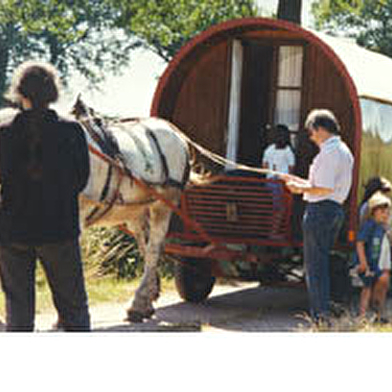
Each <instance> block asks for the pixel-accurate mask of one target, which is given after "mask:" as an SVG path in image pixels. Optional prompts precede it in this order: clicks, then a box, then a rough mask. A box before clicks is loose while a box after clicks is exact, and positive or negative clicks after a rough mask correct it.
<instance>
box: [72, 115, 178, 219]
mask: <svg viewBox="0 0 392 392" xmlns="http://www.w3.org/2000/svg"><path fill="white" fill-rule="evenodd" d="M79 121H80V122H81V123H82V124H83V126H84V127H85V128H86V130H87V132H88V134H89V135H90V137H91V138H92V139H93V140H94V141H95V142H96V143H97V145H98V146H99V148H100V149H101V151H102V154H103V155H101V154H99V153H98V151H97V150H95V149H93V148H92V147H91V146H89V149H90V151H91V152H92V153H94V154H95V155H98V156H100V157H101V158H103V157H104V156H106V157H108V158H109V159H105V161H106V162H107V163H108V172H107V176H106V180H105V183H104V186H103V188H102V191H101V195H100V197H99V204H98V205H96V206H94V207H93V208H92V210H91V211H90V212H89V214H88V215H87V217H86V218H85V219H86V222H85V223H86V226H90V225H92V224H93V223H95V222H97V221H98V220H99V219H101V218H102V217H103V216H104V215H105V214H107V213H108V212H109V211H110V210H111V208H112V207H113V206H114V204H115V203H116V202H117V201H120V204H123V200H122V196H121V193H120V187H121V184H122V181H123V179H124V176H126V177H128V178H129V179H130V180H131V181H134V182H136V183H138V184H139V185H140V183H141V182H142V183H145V185H146V187H149V189H150V190H151V188H150V186H151V185H152V186H157V185H161V186H175V187H179V188H184V183H180V182H179V181H176V180H174V179H172V178H170V175H169V168H168V164H167V161H166V158H165V156H164V154H163V152H162V149H161V146H160V144H159V142H158V139H157V138H156V136H155V134H154V133H153V132H152V131H151V130H150V129H146V133H147V135H148V136H149V137H150V139H151V140H152V141H153V142H154V144H155V146H156V149H157V151H158V155H159V157H160V160H161V163H162V170H163V173H164V178H165V181H164V182H163V183H159V184H155V183H151V182H147V181H144V180H143V181H136V178H135V177H134V176H133V174H132V172H131V171H130V169H129V168H128V167H127V166H126V164H125V162H124V157H123V155H122V154H121V151H120V148H119V146H118V143H117V141H116V139H115V138H114V137H113V135H111V133H110V132H109V131H108V130H106V129H105V127H104V126H103V124H102V121H101V119H99V118H94V119H91V118H89V117H86V118H83V119H80V120H79ZM127 121H140V119H126V120H122V121H121V122H127ZM96 128H98V129H99V131H100V132H99V131H98V130H97V129H96ZM115 169H117V170H118V180H117V183H116V185H115V191H114V192H113V194H112V196H111V197H110V198H109V199H108V194H109V190H110V185H111V182H112V179H113V172H114V170H115ZM152 193H154V192H152ZM154 199H156V197H151V199H148V200H147V201H144V202H142V203H143V204H147V203H150V202H152V201H153V200H154ZM135 204H140V203H135Z"/></svg>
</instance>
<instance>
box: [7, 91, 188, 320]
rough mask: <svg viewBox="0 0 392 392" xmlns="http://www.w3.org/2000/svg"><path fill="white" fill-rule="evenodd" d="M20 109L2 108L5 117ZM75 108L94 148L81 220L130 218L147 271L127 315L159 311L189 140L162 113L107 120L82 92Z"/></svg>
mask: <svg viewBox="0 0 392 392" xmlns="http://www.w3.org/2000/svg"><path fill="white" fill-rule="evenodd" d="M16 113H17V111H16V110H13V109H4V110H1V111H0V122H2V121H5V120H9V119H10V118H11V117H12V116H14V115H15V114H16ZM72 114H73V115H74V116H75V118H76V119H77V120H78V121H79V122H80V123H81V124H82V125H83V126H84V130H85V134H86V138H87V141H88V145H89V152H90V170H91V172H90V177H89V180H88V184H87V186H86V187H85V189H84V190H83V192H82V194H81V196H80V214H81V223H82V225H83V226H84V227H86V226H89V225H92V224H94V225H103V226H117V225H121V224H126V226H127V228H128V229H129V230H130V231H131V232H132V233H133V235H134V237H135V239H136V241H137V243H138V246H139V251H140V253H141V255H142V256H143V258H144V262H145V264H144V273H143V276H142V279H141V283H140V285H139V287H138V289H137V290H136V293H135V296H134V299H133V301H132V302H131V303H130V305H129V307H128V308H127V316H128V320H129V321H131V322H141V321H143V319H146V318H150V317H151V316H152V314H153V313H154V308H153V304H152V303H153V301H154V300H156V299H157V298H158V297H159V291H160V285H159V277H158V271H157V268H158V261H159V258H160V256H161V252H162V248H163V245H164V240H165V237H166V234H167V231H168V228H169V222H170V218H171V215H172V212H173V207H174V208H175V207H176V206H177V205H178V203H179V200H180V196H181V193H182V189H183V188H184V186H185V185H186V183H187V182H188V179H189V175H190V154H189V146H188V143H187V141H186V140H185V139H184V137H182V136H181V132H179V130H178V129H177V128H176V127H175V126H174V125H173V124H171V123H170V122H168V121H165V120H163V119H158V118H146V119H131V120H122V121H110V122H107V123H104V122H103V120H102V119H99V118H97V117H96V116H95V115H94V111H93V110H92V109H90V108H88V107H87V106H86V105H85V104H84V103H83V102H82V101H81V99H80V98H78V100H77V102H76V103H75V105H74V108H73V112H72Z"/></svg>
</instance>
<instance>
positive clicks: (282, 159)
mask: <svg viewBox="0 0 392 392" xmlns="http://www.w3.org/2000/svg"><path fill="white" fill-rule="evenodd" d="M294 163H295V157H294V153H293V151H292V149H291V144H290V132H289V129H288V128H287V126H286V125H283V124H278V125H277V126H276V127H275V129H274V130H273V142H272V143H271V144H270V145H269V146H268V147H267V148H266V150H265V152H264V155H263V161H262V165H263V168H265V169H270V170H273V171H277V172H279V173H285V174H289V173H292V172H293V169H294ZM274 177H275V176H274V174H273V173H269V174H267V178H274Z"/></svg>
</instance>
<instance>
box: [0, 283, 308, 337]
mask: <svg viewBox="0 0 392 392" xmlns="http://www.w3.org/2000/svg"><path fill="white" fill-rule="evenodd" d="M125 308H126V304H123V303H110V304H103V305H100V306H98V307H91V309H90V313H91V319H92V327H93V331H97V332H141V331H146V332H157V331H167V332H169V331H170V332H172V331H175V332H180V331H191V332H196V331H202V332H219V331H226V332H229V331H231V332H236V331H239V332H260V331H266V332H296V331H299V332H303V331H304V330H306V329H308V328H309V324H308V321H307V320H306V319H305V318H304V313H305V311H306V309H307V297H306V292H305V289H303V288H277V287H274V288H273V287H269V288H268V287H260V286H259V285H258V284H256V283H247V284H243V283H241V284H236V285H235V286H234V285H230V284H224V285H216V286H215V287H214V290H213V292H212V294H211V295H210V297H209V298H208V299H207V300H206V301H205V302H204V303H201V304H191V303H185V302H183V301H182V300H181V298H180V297H179V296H178V294H177V292H176V291H166V292H163V293H162V294H161V297H160V298H159V300H158V301H157V302H156V303H155V308H156V313H155V315H154V317H153V319H151V320H149V321H147V322H144V323H142V324H130V323H128V322H127V321H124V317H125ZM55 318H56V316H55V314H54V313H49V314H38V315H37V317H36V329H37V330H38V331H50V330H51V326H52V323H53V322H54V321H55ZM1 330H4V325H0V331H1Z"/></svg>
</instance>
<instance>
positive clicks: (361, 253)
mask: <svg viewBox="0 0 392 392" xmlns="http://www.w3.org/2000/svg"><path fill="white" fill-rule="evenodd" d="M368 208H369V216H368V218H367V219H365V220H364V221H363V223H362V224H361V226H360V229H359V231H358V234H357V240H356V256H357V263H358V266H357V271H358V274H359V277H360V278H361V280H362V283H363V287H362V291H361V296H360V304H359V315H360V317H365V316H366V313H367V311H368V308H369V305H370V304H372V305H373V306H374V308H375V310H376V312H377V318H376V320H377V321H379V322H387V321H388V320H387V319H386V318H385V317H384V314H383V313H384V307H385V306H384V305H385V298H386V294H387V291H388V287H389V274H390V269H391V251H390V243H389V241H388V238H387V234H386V231H385V225H386V224H387V223H388V221H389V214H390V208H391V201H390V199H389V198H388V197H386V196H385V195H384V194H382V193H381V192H377V193H375V194H374V195H373V196H372V197H371V198H370V199H369V200H368Z"/></svg>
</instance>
